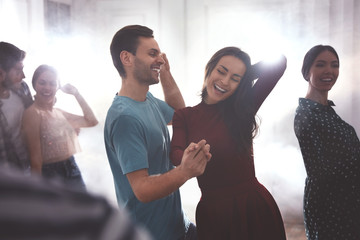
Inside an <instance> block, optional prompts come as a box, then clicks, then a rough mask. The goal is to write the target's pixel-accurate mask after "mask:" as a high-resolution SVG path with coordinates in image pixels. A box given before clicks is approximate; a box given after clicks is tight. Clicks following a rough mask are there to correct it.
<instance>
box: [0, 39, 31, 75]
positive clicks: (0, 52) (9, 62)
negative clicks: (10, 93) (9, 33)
mask: <svg viewBox="0 0 360 240" xmlns="http://www.w3.org/2000/svg"><path fill="white" fill-rule="evenodd" d="M25 55H26V53H25V52H24V51H23V50H21V49H19V48H18V47H16V46H15V45H13V44H11V43H7V42H0V68H2V69H3V70H4V71H6V72H7V71H9V70H10V69H11V68H12V67H14V66H15V65H16V63H17V62H19V61H22V60H24V58H25Z"/></svg>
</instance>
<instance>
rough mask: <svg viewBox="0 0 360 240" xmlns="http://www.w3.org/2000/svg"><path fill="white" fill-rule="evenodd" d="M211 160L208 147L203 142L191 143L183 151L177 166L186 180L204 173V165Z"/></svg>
mask: <svg viewBox="0 0 360 240" xmlns="http://www.w3.org/2000/svg"><path fill="white" fill-rule="evenodd" d="M210 158H211V153H210V145H209V144H206V141H205V140H201V141H199V142H198V143H191V144H190V145H189V146H188V147H187V148H186V149H185V151H184V155H183V157H182V160H181V164H180V165H179V166H178V167H179V168H181V170H182V171H183V172H184V174H185V176H187V178H188V179H190V178H192V177H197V176H200V175H202V174H203V173H204V171H205V167H206V164H207V163H208V161H209V160H210Z"/></svg>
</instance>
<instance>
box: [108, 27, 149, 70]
mask: <svg viewBox="0 0 360 240" xmlns="http://www.w3.org/2000/svg"><path fill="white" fill-rule="evenodd" d="M139 37H147V38H153V37H154V36H153V30H151V29H150V28H148V27H145V26H141V25H129V26H125V27H123V28H121V29H120V30H119V31H117V33H115V35H114V37H113V39H112V41H111V45H110V53H111V57H112V60H113V63H114V66H115V68H116V69H117V70H118V72H119V74H120V76H121V77H126V72H125V69H124V66H123V64H122V62H121V60H120V53H121V52H122V51H128V52H130V53H132V54H133V55H136V50H137V48H138V46H139Z"/></svg>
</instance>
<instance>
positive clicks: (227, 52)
mask: <svg viewBox="0 0 360 240" xmlns="http://www.w3.org/2000/svg"><path fill="white" fill-rule="evenodd" d="M224 56H233V57H236V58H238V59H239V60H241V61H242V62H243V63H244V64H245V66H246V72H245V75H244V76H243V78H242V79H241V81H240V84H239V86H238V88H237V89H236V90H235V92H234V93H233V94H232V95H231V96H230V97H228V98H227V99H225V100H224V101H221V102H219V103H218V106H219V108H220V109H221V112H222V114H223V116H224V121H225V124H226V126H227V127H228V129H229V132H230V134H232V136H233V138H234V140H235V142H236V143H237V148H238V150H239V151H246V152H247V153H248V154H252V140H253V138H254V137H255V136H256V134H257V131H258V124H257V122H256V119H255V110H254V106H253V100H252V99H253V97H252V94H253V93H252V86H253V80H254V79H252V78H251V76H250V75H251V74H249V71H250V69H251V60H250V56H249V55H248V54H247V53H245V52H244V51H242V50H241V49H239V48H237V47H225V48H222V49H220V50H219V51H217V52H216V53H215V54H214V55H213V56H212V57H211V58H210V60H209V62H208V63H207V64H206V68H205V81H206V79H207V78H208V77H209V76H210V74H211V73H212V71H213V70H214V68H215V67H216V65H217V64H218V62H219V61H220V59H221V58H222V57H224ZM201 97H202V100H203V101H204V100H205V99H206V97H207V90H206V87H205V86H204V87H203V89H202V93H201Z"/></svg>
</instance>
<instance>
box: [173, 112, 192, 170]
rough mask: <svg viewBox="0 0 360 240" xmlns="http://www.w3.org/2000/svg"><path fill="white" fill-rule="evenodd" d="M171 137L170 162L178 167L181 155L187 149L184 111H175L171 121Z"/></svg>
mask: <svg viewBox="0 0 360 240" xmlns="http://www.w3.org/2000/svg"><path fill="white" fill-rule="evenodd" d="M172 128H173V137H172V140H171V151H170V160H171V162H172V163H173V164H174V165H175V166H178V165H180V163H181V160H182V156H183V153H184V151H185V149H186V147H187V145H188V144H187V127H186V123H185V117H184V111H183V110H177V111H175V113H174V116H173V120H172Z"/></svg>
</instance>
